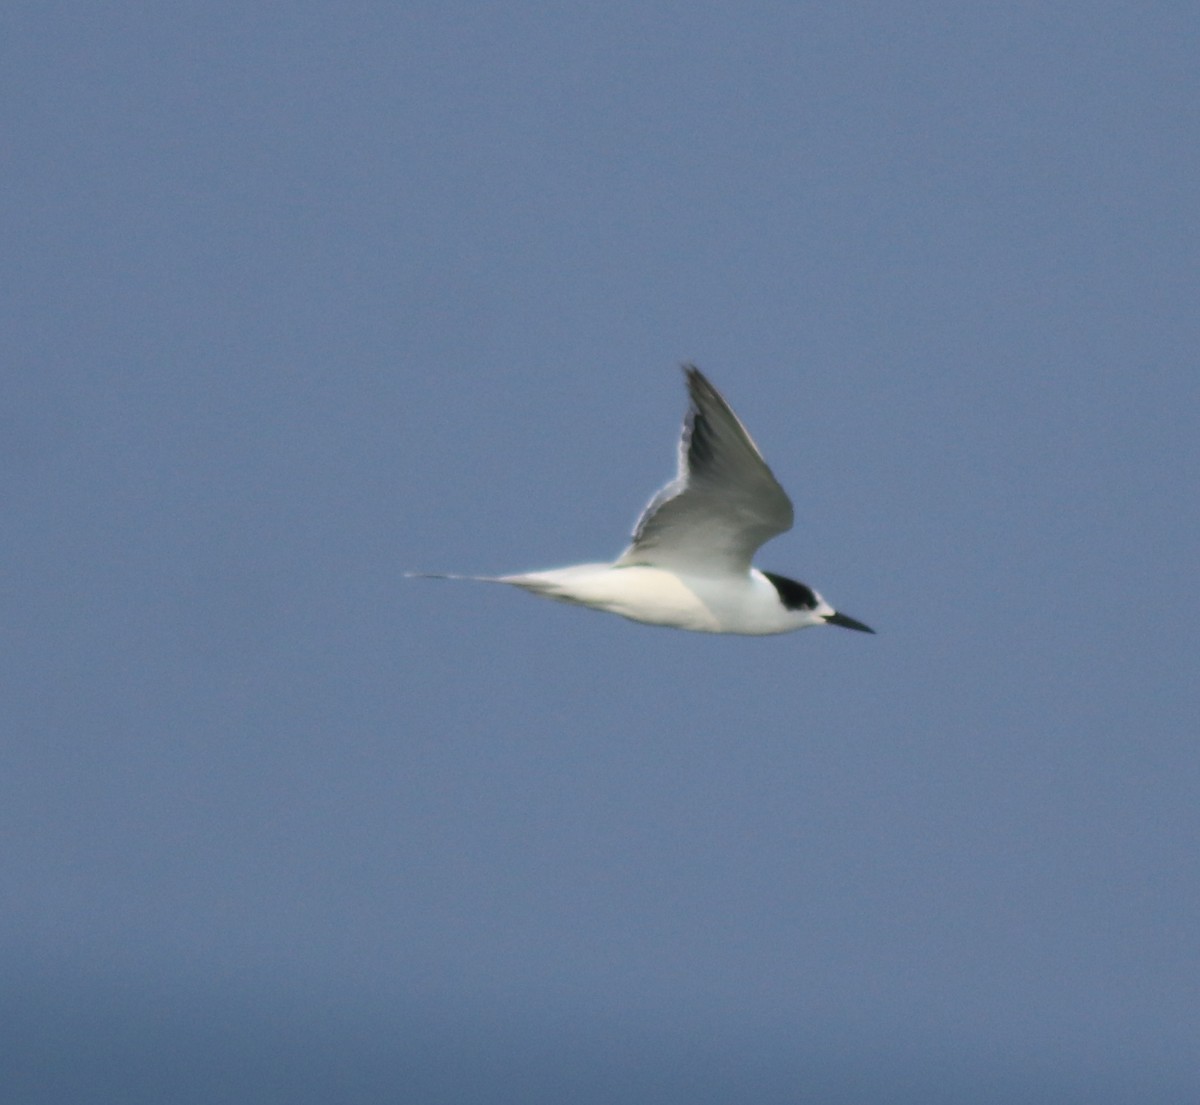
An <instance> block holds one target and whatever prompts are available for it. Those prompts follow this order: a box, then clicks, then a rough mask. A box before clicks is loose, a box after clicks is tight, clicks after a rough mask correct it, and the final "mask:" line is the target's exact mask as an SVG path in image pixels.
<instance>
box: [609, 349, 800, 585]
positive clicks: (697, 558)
mask: <svg viewBox="0 0 1200 1105" xmlns="http://www.w3.org/2000/svg"><path fill="white" fill-rule="evenodd" d="M683 370H684V373H685V375H686V376H687V388H688V394H689V395H690V396H691V406H690V407H689V409H688V412H687V417H686V418H685V419H684V423H683V436H682V437H681V438H680V441H679V474H678V475H677V476H676V477H675V479H674V480H672V481H671V482H670V483H669V484H667V486H666V487H664V488H663V489H662V490H661V491H660V492H659V493H658V494H657V495H655V496H654V498H653V499H651V500H650V503H649V505H648V506H647V507H646V509H645V510H644V511H643V512H642V516H641V518H639V519H638V523H637V526H636V527H635V529H634V531H633V544H632V545H630V546H629V548H628V549H626V550H625V552H624V553H622V554H621V558H620V559H619V560H618V561H617V565H618V566H626V565H633V564H643V565H650V566H652V567H658V568H671V569H673V570H684V571H690V572H693V573H695V574H697V575H725V574H727V573H742V572H747V571H749V570H750V560H751V557H753V556H754V553H755V552H756V551H757V550H758V547H759V546H760V545H762V544H763V543H764V542H766V541H769V540H770V539H771V538H772V537H777V536H778V535H779V534H781V533H786V532H787V531H788V530H789V529H791V528H792V520H793V511H792V503H791V500H790V499H789V498H788V497H787V493H786V492H785V491H784V490H783V488H782V487H780V486H779V482H778V481H777V480H776V479H775V476H774V475H773V474H772V472H771V469H770V468H768V467H767V463H766V461H764V460H763V458H762V454H761V453H760V452H759V451H758V447H757V446H756V445H755V444H754V441H753V440H752V439H751V437H750V435H749V434H748V433H747V432H746V427H745V426H743V425H742V423H741V422H740V421H739V419H738V416H737V415H736V414H734V413H733V411H732V410H731V409H730V407H729V404H728V403H726V402H725V400H724V399H723V398H722V397H721V394H720V392H718V391H717V389H716V388H714V387H713V386H712V384H710V383H709V382H708V380H706V379H705V378H704V375H703V374H702V373H701V372H700V370H699V369H698V368H696V366H695V365H684V366H683Z"/></svg>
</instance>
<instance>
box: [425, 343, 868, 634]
mask: <svg viewBox="0 0 1200 1105" xmlns="http://www.w3.org/2000/svg"><path fill="white" fill-rule="evenodd" d="M683 371H684V376H685V378H686V380H687V389H688V395H689V397H690V400H691V402H690V405H689V407H688V412H687V416H686V417H685V419H684V422H683V434H682V436H681V438H680V441H679V471H678V474H677V475H676V477H675V479H673V480H672V481H671V482H670V483H669V484H667V485H666V487H664V488H663V489H662V490H661V491H659V492H658V494H656V495H655V496H654V498H653V499H651V500H650V502H649V504H648V505H647V506H646V509H645V510H643V511H642V516H641V517H640V518H639V519H638V522H637V525H636V527H635V528H634V531H633V541H632V543H631V544H630V546H629V548H627V549H626V550H625V551H624V552H623V553H622V554H621V555H620V556H619V557H618V558H617V559H616V560H615V561H614V562H612V563H611V564H575V565H573V566H571V567H568V568H553V569H550V570H548V571H544V572H522V573H520V574H518V575H506V576H459V575H440V574H432V573H419V572H414V573H410V575H414V576H419V577H421V578H426V579H468V580H477V581H479V582H483V583H507V584H510V585H511V586H513V587H520V588H521V590H523V591H529V592H530V593H531V594H535V595H541V596H543V597H545V598H548V599H554V600H556V601H558V602H570V603H575V604H577V605H579V606H587V607H591V608H592V609H593V610H606V611H608V612H609V613H611V614H620V615H621V617H623V618H629V619H631V620H632V621H635V622H645V623H646V624H648V625H663V626H669V627H671V628H674V629H688V630H692V631H694V632H697V633H741V634H746V635H751V636H763V635H766V634H772V633H790V632H791V631H792V630H795V629H805V628H807V627H808V626H810V625H838V626H841V627H842V628H844V629H857V630H860V631H861V632H863V633H874V632H875V631H874V630H873V629H871V628H870V626H866V625H864V624H863V623H862V622H860V621H856V620H855V619H854V618H851V617H848V616H847V615H845V614H842V613H839V612H838V611H837V610H835V609H834V608H833V607H832V606H830V605H829V603H827V602H826V601H825V599H823V598H822V597H821V595H820V594H818V592H816V591H814V590H813V589H812V588H811V587H809V586H808V585H807V584H804V583H799V582H797V581H796V580H794V579H788V578H787V577H786V576H781V575H776V574H775V573H774V572H764V571H761V570H760V569H758V568H755V567H753V566H752V565H751V563H750V561H751V559H752V558H753V556H754V554H755V553H756V552H757V551H758V549H759V546H761V545H763V544H765V543H766V542H767V541H769V540H770V539H771V538H772V537H778V536H779V535H780V534H781V533H786V532H787V531H788V530H789V529H791V528H792V522H793V520H794V512H793V509H792V503H791V500H790V499H789V498H788V497H787V492H785V491H784V490H783V488H782V487H780V486H779V481H778V480H776V479H775V476H774V474H773V473H772V472H771V469H770V468H768V467H767V462H766V461H765V460H763V458H762V454H761V453H760V452H759V451H758V446H757V445H755V444H754V441H753V439H752V438H751V437H750V434H749V433H748V432H747V431H746V427H745V426H743V425H742V423H741V420H740V419H739V418H738V416H737V415H736V414H734V413H733V410H732V408H731V407H730V406H729V404H728V403H727V402H725V399H724V398H723V397H722V395H721V393H720V392H719V391H717V389H716V388H715V387H713V386H712V384H710V383H709V382H708V380H707V379H706V378H705V376H704V374H703V373H702V372H701V371H700V370H699V369H698V368H696V366H695V365H690V364H689V365H684V366H683Z"/></svg>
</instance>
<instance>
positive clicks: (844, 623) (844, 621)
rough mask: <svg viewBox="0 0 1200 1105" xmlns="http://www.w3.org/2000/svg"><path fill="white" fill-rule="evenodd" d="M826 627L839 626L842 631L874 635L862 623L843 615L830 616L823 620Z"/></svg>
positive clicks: (869, 628)
mask: <svg viewBox="0 0 1200 1105" xmlns="http://www.w3.org/2000/svg"><path fill="white" fill-rule="evenodd" d="M825 624H826V625H840V626H841V627H842V628H843V629H857V630H858V631H859V632H860V633H874V632H875V630H873V629H872V628H871V627H870V626H869V625H863V623H862V622H857V621H855V620H854V619H853V618H847V617H846V615H845V614H830V615H829V617H828V618H826V619H825Z"/></svg>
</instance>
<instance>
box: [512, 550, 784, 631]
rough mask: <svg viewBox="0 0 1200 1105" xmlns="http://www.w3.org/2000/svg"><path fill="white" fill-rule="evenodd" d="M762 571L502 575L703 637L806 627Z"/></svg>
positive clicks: (581, 570)
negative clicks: (736, 575)
mask: <svg viewBox="0 0 1200 1105" xmlns="http://www.w3.org/2000/svg"><path fill="white" fill-rule="evenodd" d="M756 577H758V573H757V572H755V573H753V574H748V575H747V576H745V577H744V582H743V581H742V580H740V579H732V580H731V579H727V578H722V579H716V580H714V579H692V578H688V579H681V578H680V577H679V576H677V575H675V573H673V572H668V571H665V570H663V569H661V568H648V567H642V566H638V565H631V566H629V567H627V568H614V567H612V565H609V564H578V565H575V566H574V567H570V568H556V569H553V570H551V571H546V572H529V573H525V574H522V575H512V576H503V577H501V580H500V581H501V582H503V583H511V584H512V585H513V586H515V587H520V588H522V589H523V590H526V591H530V592H532V593H534V594H538V595H544V596H545V597H546V598H550V599H556V600H557V601H559V602H572V603H577V604H578V605H580V606H589V607H591V608H593V609H595V610H606V611H608V612H609V613H612V614H620V615H621V617H623V618H629V619H631V620H632V621H635V622H645V623H647V624H649V625H664V626H670V627H672V628H674V629H688V630H691V631H693V632H698V633H746V634H754V635H761V634H771V633H786V632H788V631H789V630H792V629H798V628H800V627H799V626H798V625H797V624H795V622H794V620H792V619H788V618H787V617H786V616H785V614H784V612H783V610H782V608H781V607H780V605H779V603H778V600H777V597H776V594H775V591H774V588H772V587H771V585H770V584H769V583H768V582H767V581H766V580H765V579H762V578H761V577H758V578H756Z"/></svg>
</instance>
